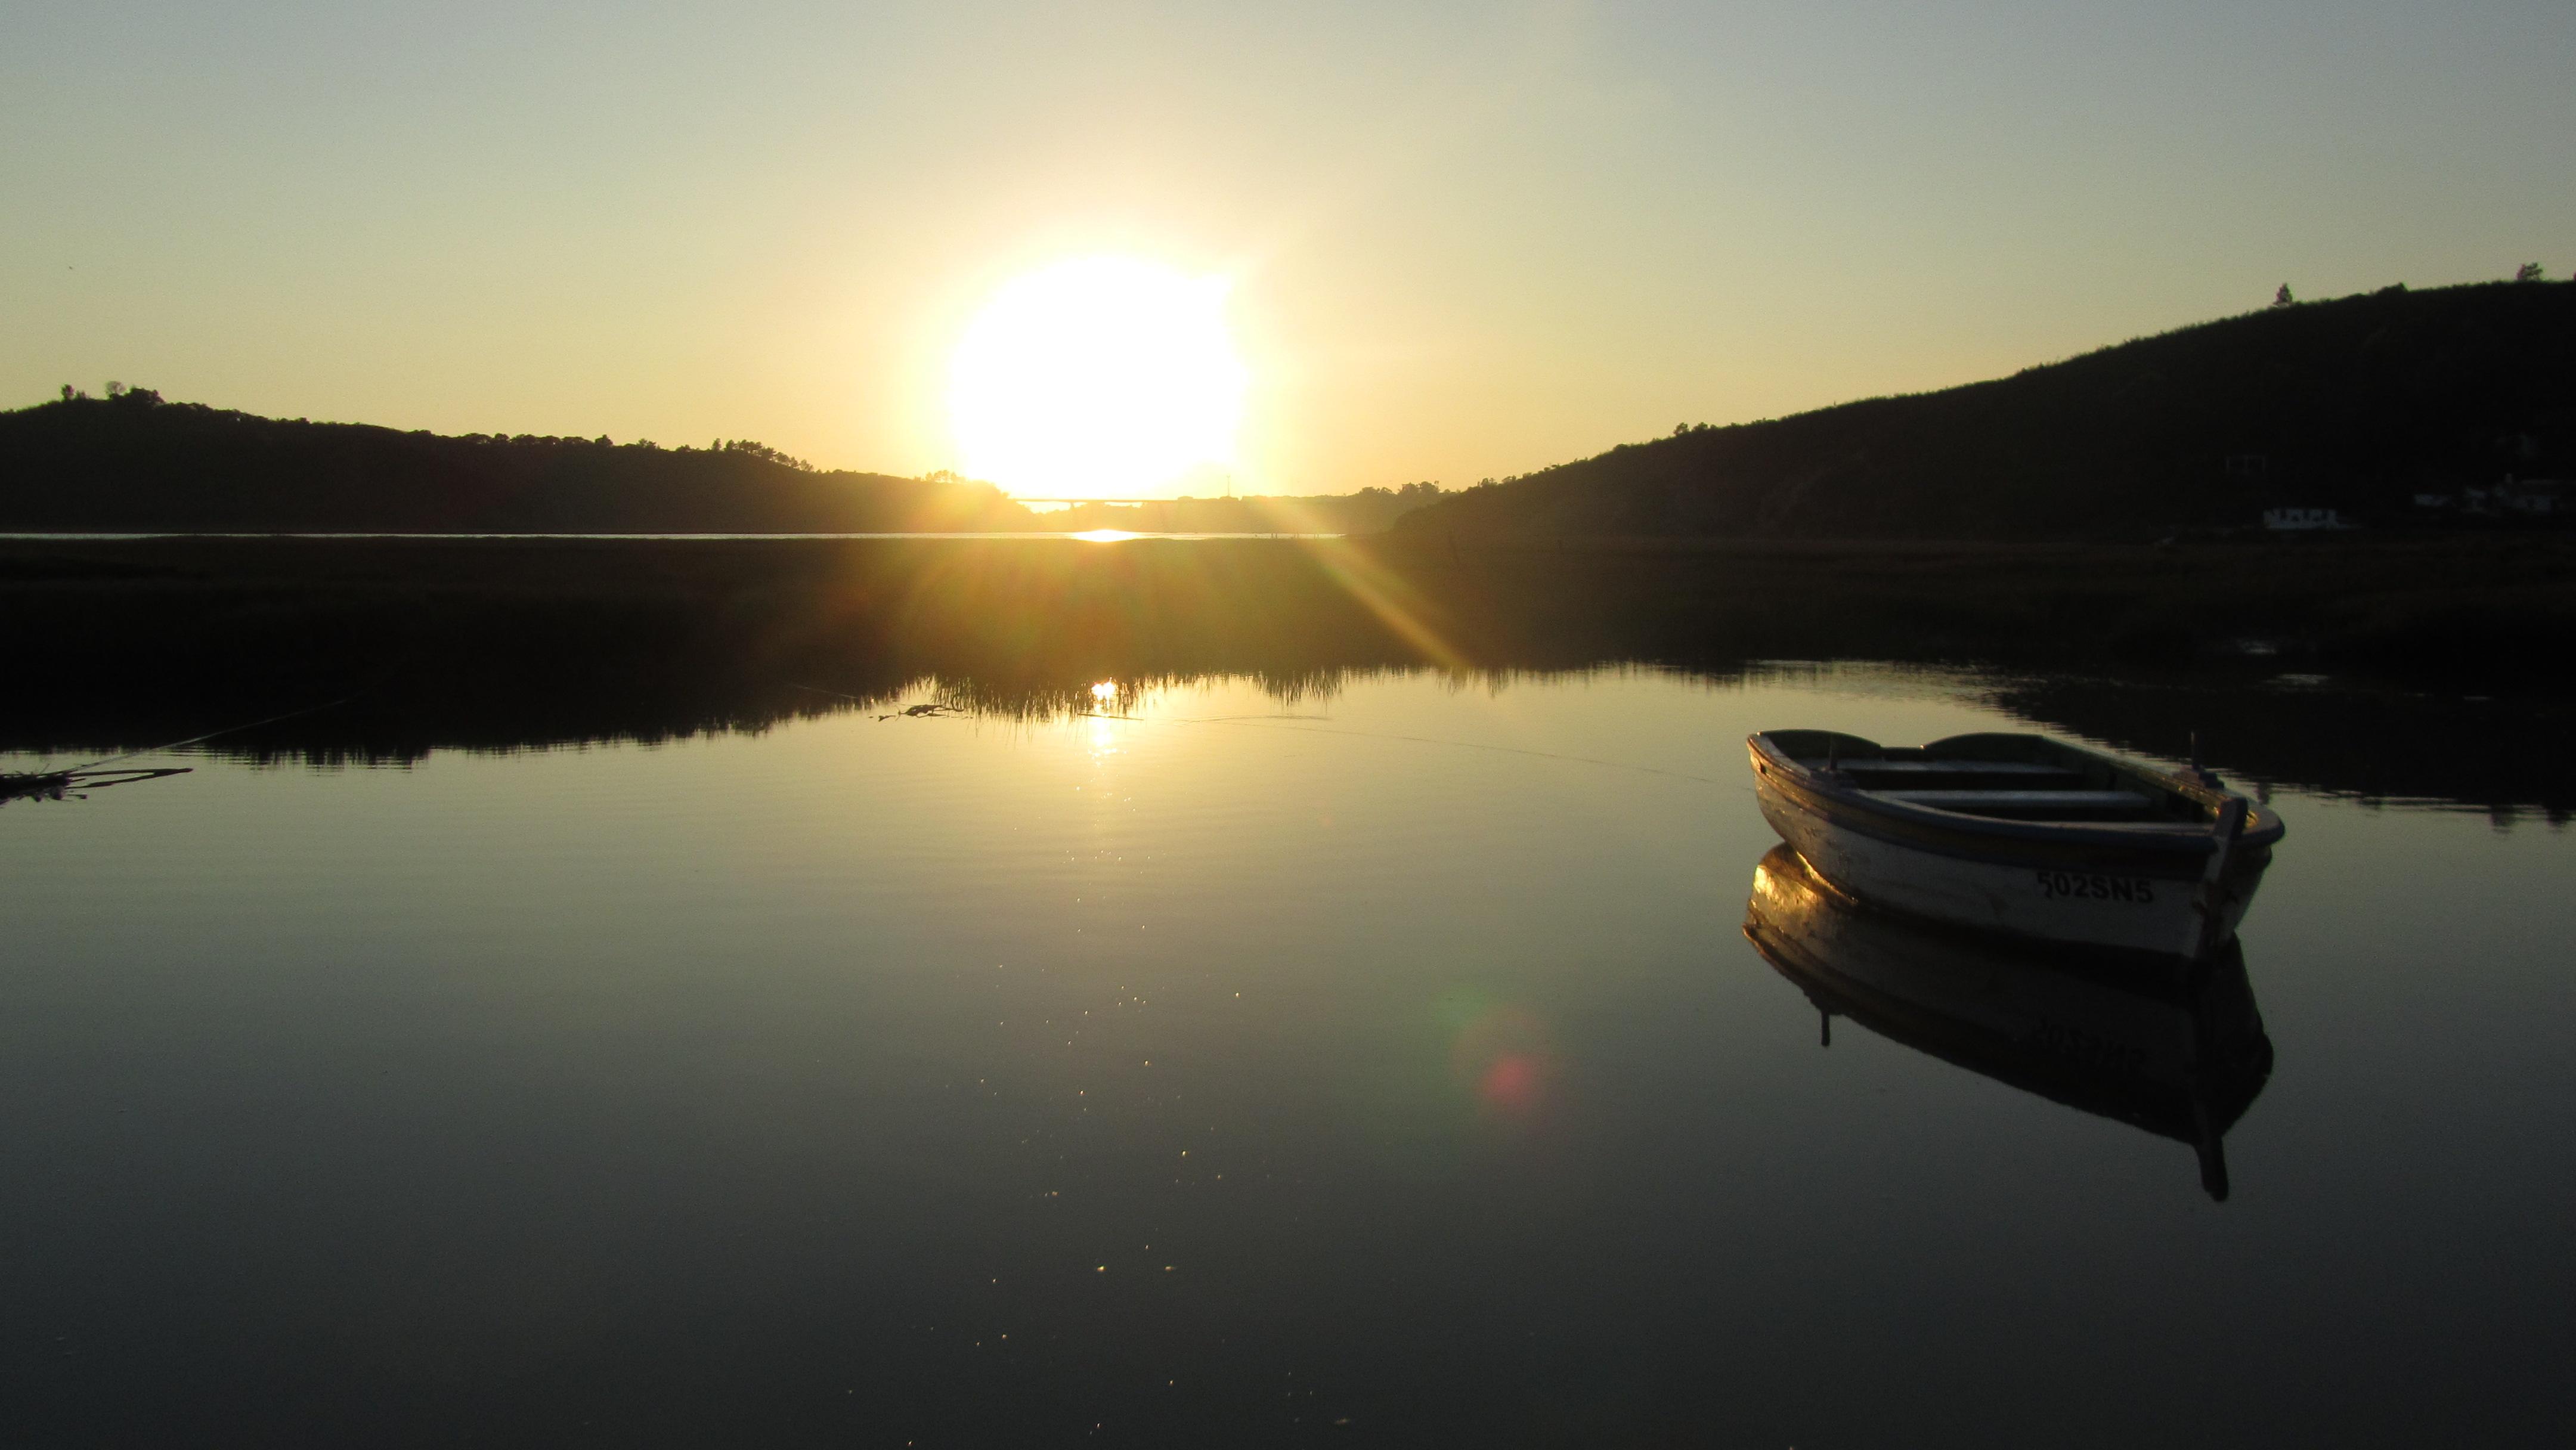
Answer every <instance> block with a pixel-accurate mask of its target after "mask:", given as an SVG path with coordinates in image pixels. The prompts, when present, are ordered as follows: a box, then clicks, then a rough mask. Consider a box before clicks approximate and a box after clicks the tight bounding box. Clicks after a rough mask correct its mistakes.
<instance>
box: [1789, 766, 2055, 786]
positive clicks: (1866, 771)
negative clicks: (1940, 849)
mask: <svg viewBox="0 0 2576 1450" xmlns="http://www.w3.org/2000/svg"><path fill="white" fill-rule="evenodd" d="M1798 763H1799V764H1800V765H1803V766H1805V767H1807V768H1808V769H1809V770H1823V769H1824V768H1825V766H1826V762H1824V761H1822V760H1801V761H1799V762H1798ZM1833 766H1834V768H1835V769H1837V770H1840V771H1841V772H1842V773H1843V774H1845V775H1866V776H1879V777H1893V778H1895V779H1898V780H1903V779H1915V780H1921V781H1923V782H1925V783H1926V784H1932V783H1936V782H1939V781H1943V780H1951V779H1964V778H1973V779H1977V780H2009V781H2028V782H2030V783H2031V784H2033V785H2039V784H2043V783H2046V782H2049V781H2061V780H2062V781H2080V780H2082V779H2083V778H2084V772H2082V771H2080V770H2075V769H2072V768H2070V767H2067V766H2062V765H2038V764H2034V763H2032V762H2029V761H2023V760H1837V761H1834V762H1833Z"/></svg>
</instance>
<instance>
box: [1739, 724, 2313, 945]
mask: <svg viewBox="0 0 2576 1450" xmlns="http://www.w3.org/2000/svg"><path fill="white" fill-rule="evenodd" d="M1746 745H1747V747H1748V749H1749V750H1750V752H1751V754H1752V757H1753V782H1754V795H1755V797H1756V799H1758V800H1759V801H1760V803H1761V807H1762V815H1763V818H1764V819H1765V820H1768V821H1769V822H1770V823H1771V828H1772V829H1773V830H1775V831H1777V832H1779V833H1780V839H1782V840H1783V841H1786V842H1788V843H1789V845H1790V846H1791V847H1793V848H1794V849H1795V850H1796V851H1797V853H1798V854H1799V855H1800V856H1801V857H1803V858H1805V860H1806V862H1807V864H1808V865H1809V866H1810V867H1812V868H1813V869H1814V870H1815V872H1816V874H1817V875H1819V876H1821V877H1822V878H1823V879H1824V880H1825V881H1826V882H1827V883H1828V884H1830V885H1831V886H1833V887H1834V888H1835V889H1837V890H1839V891H1841V892H1843V893H1845V894H1847V895H1849V896H1852V897H1854V898H1856V899H1858V900H1859V901H1860V902H1862V903H1864V904H1867V905H1870V906H1875V907H1880V908H1884V909H1887V910H1891V911H1897V912H1902V913H1905V914H1907V915H1911V916H1918V917H1924V918H1928V919H1930V920H1933V921H1943V922H1950V923H1953V924H1956V925H1960V926H1968V927H1976V928H1979V929H1983V930H1988V931H1995V932H2002V933H2005V934H2008V935H2012V936H2022V937H2033V938H2037V939H2040V940H2043V941H2061V942H2081V943H2085V944H2088V945H2092V946H2101V947H2112V948H2119V949H2123V950H2128V951H2138V952H2149V953H2154V954H2156V955H2159V956H2166V957H2183V958H2188V959H2191V960H2202V959H2206V958H2208V957H2210V956H2211V955H2213V954H2215V953H2216V952H2217V951H2218V950H2219V949H2220V948H2221V947H2223V946H2225V945H2226V944H2227V943H2228V942H2229V941H2230V940H2231V939H2232V938H2233V937H2234V936H2235V934H2236V926H2237V923H2239V922H2240V921H2242V920H2244V917H2245V909H2246V907H2247V906H2249V905H2251V904H2252V902H2253V900H2254V888H2255V887H2256V886H2257V885H2259V884H2260V883H2261V881H2262V879H2263V870H2264V868H2265V867H2266V866H2268V865H2270V864H2271V860H2272V847H2273V845H2274V844H2275V843H2276V842H2278V841H2279V840H2280V839H2281V835H2282V829H2283V828H2282V825H2281V818H2280V816H2279V815H2277V814H2275V813H2274V812H2272V811H2271V810H2269V809H2266V808H2264V807H2262V806H2258V805H2256V804H2254V803H2253V802H2252V801H2249V800H2247V799H2245V798H2244V797H2243V796H2240V795H2237V794H2234V793H2233V792H2230V791H2228V790H2225V789H2223V788H2221V787H2220V786H2219V785H2218V784H2217V780H2216V777H2214V776H2211V775H2209V774H2208V773H2206V772H2203V771H2198V770H2194V771H2192V772H2190V773H2188V774H2185V773H2181V772H2169V771H2162V770H2157V769H2155V768H2153V767H2151V766H2144V765H2138V764H2134V763H2132V762H2129V761H2125V760H2119V759H2116V758H2114V757H2112V756H2108V755H2103V754H2101V753H2099V752H2096V751H2091V750H2086V749H2083V748H2082V747H2080V746H2074V745H2068V744H2065V743H2063V742H2061V741H2056V740H2051V739H2049V738H2047V737H2046V736H2041V735H2002V734H1993V735H1954V736H1952V737H1950V738H1949V739H1947V740H1936V741H1934V742H1933V743H1931V744H1929V745H1924V746H1918V747H1911V748H1891V747H1887V746H1882V745H1880V744H1879V743H1878V742H1876V741H1874V740H1864V739H1862V738H1860V737H1859V736H1857V735H1842V734H1837V733H1835V732H1833V731H1830V730H1766V731H1763V732H1761V733H1760V734H1757V735H1754V736H1753V737H1751V739H1749V740H1748V741H1747V742H1746Z"/></svg>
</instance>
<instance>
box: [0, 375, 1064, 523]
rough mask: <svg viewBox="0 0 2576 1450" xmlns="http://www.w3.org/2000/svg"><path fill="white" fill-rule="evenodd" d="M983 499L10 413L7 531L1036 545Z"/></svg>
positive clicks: (162, 406)
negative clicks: (839, 538)
mask: <svg viewBox="0 0 2576 1450" xmlns="http://www.w3.org/2000/svg"><path fill="white" fill-rule="evenodd" d="M1031 526H1032V516H1031V515H1030V514H1029V512H1028V511H1027V510H1026V509H1023V508H1021V507H1020V506H1019V505H1017V504H1015V503H1012V502H1010V501H1009V500H1008V499H1006V498H1004V497H1003V496H1002V494H1001V493H1000V491H999V490H997V489H994V488H992V487H990V486H989V485H984V484H970V483H963V482H956V481H950V480H945V479H936V478H934V479H910V478H894V477H889V476H887V475H884V474H875V473H842V472H834V473H826V472H820V471H816V470H814V469H811V468H808V467H806V466H804V465H802V464H800V463H798V462H797V461H796V460H794V459H790V458H787V457H786V456H785V455H783V454H780V453H777V452H775V451H774V450H771V449H768V448H764V447H762V446H760V445H758V444H754V443H732V444H725V445H721V446H718V447H713V448H707V449H695V448H678V449H666V448H660V447H657V446H654V445H652V444H641V443H639V444H627V445H624V446H619V445H616V444H612V443H610V442H609V441H607V440H606V439H599V440H595V441H594V440H589V439H581V438H539V437H532V436H525V435H523V436H520V437H516V438H505V437H498V436H484V435H467V436H464V437H446V436H441V435H438V434H433V433H404V432H398V431H396V430H394V429H391V428H376V427H369V426H366V425H363V424H355V423H309V422H305V421H303V420H301V419H278V418H262V417H257V416H254V415H251V414H247V413H239V412H231V411H226V410H221V409H216V408H209V407H206V406H203V405H201V404H194V403H165V402H163V401H161V399H160V397H159V395H157V394H155V393H153V392H151V391H149V390H147V389H135V390H130V391H121V392H118V393H116V394H114V395H112V396H109V397H106V398H90V397H84V396H66V397H65V398H64V399H62V400H61V401H58V402H51V403H45V404H42V405H40V406H37V407H32V408H24V409H20V410H18V411H16V412H9V413H0V531H10V532H70V531H100V532H125V531H133V532H162V531H169V532H188V531H254V532H343V531H355V532H406V533H407V532H422V533H584V532H600V533H836V532H874V531H898V530H957V529H967V530H972V529H1025V528H1029V527H1031Z"/></svg>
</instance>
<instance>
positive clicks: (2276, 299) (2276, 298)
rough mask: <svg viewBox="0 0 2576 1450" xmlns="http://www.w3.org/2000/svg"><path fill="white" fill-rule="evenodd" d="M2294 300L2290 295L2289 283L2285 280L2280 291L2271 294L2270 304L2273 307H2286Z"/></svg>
mask: <svg viewBox="0 0 2576 1450" xmlns="http://www.w3.org/2000/svg"><path fill="white" fill-rule="evenodd" d="M2296 300H2297V299H2295V298H2293V297H2292V296H2290V284H2289V283H2287V282H2284V283H2282V284H2281V290H2280V291H2278V292H2275V293H2273V294H2272V305H2273V306H2275V307H2288V306H2290V305H2292V303H2294V302H2295V301H2296Z"/></svg>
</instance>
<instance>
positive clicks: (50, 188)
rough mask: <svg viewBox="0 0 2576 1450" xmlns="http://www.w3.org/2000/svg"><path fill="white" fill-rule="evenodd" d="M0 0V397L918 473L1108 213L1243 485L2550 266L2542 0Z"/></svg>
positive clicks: (943, 460)
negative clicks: (1231, 353)
mask: <svg viewBox="0 0 2576 1450" xmlns="http://www.w3.org/2000/svg"><path fill="white" fill-rule="evenodd" d="M1935 10H1937V12H1938V13H1933V12H1934V11H1935ZM218 11H220V13H217V12H218ZM12 31H13V35H12V40H11V44H10V45H9V47H7V49H6V51H5V53H0V124H5V125H6V126H7V128H8V133H9V134H10V136H11V137H12V144H11V145H10V146H9V147H8V148H6V149H5V151H0V194H5V195H7V196H8V197H9V198H10V199H11V200H10V203H9V205H8V206H7V207H6V208H5V210H0V327H5V329H6V339H7V346H6V347H5V348H4V349H0V404H6V405H11V406H15V405H20V404H25V403H32V402H36V401H39V400H40V399H42V398H43V397H45V396H48V395H50V394H51V393H52V392H53V390H54V389H55V387H56V386H57V385H58V384H60V383H63V382H72V383H76V384H79V385H81V386H84V387H88V388H91V389H93V390H95V389H96V388H98V387H99V386H100V384H101V383H102V382H103V381H104V380H106V379H108V378H118V379H122V380H125V381H128V382H137V383H142V384H147V385H150V386H153V387H157V388H159V389H161V390H162V391H163V393H164V394H165V395H167V396H170V397H173V398H185V399H189V400H196V401H204V402H210V403H215V404H219V405H224V406H232V407H240V408H245V409H249V410H251V411H255V412H262V413H271V414H280V415H284V416H290V417H293V416H306V417H313V418H329V419H347V420H356V421H368V422H381V423H386V424H391V425H394V426H397V427H406V428H414V427H417V428H433V429H437V430H439V431H442V432H478V431H494V430H498V431H506V432H513V433H516V432H532V433H553V434H579V435H583V436H595V435H598V434H602V433H605V434H608V435H611V436H613V437H616V438H618V439H620V440H625V439H631V438H637V437H649V438H653V439H657V440H659V441H662V442H664V443H673V444H676V443H681V442H693V443H704V442H706V441H707V440H709V439H712V438H715V437H719V436H721V437H728V438H731V437H753V438H759V439H762V440H764V441H766V442H769V443H771V444H773V445H775V446H778V447H781V448H785V449H787V450H788V451H790V452H793V453H796V454H799V455H802V456H805V457H808V458H811V459H813V460H815V461H816V462H818V463H823V464H826V465H831V466H844V467H853V468H866V469H878V470H883V471H888V472H897V473H919V472H924V471H927V470H930V469H934V468H942V467H952V466H955V465H956V464H957V463H958V462H959V451H958V448H957V446H956V443H955V440H954V439H952V438H951V437H950V436H949V431H948V415H947V407H946V396H945V389H946V382H947V365H948V358H949V354H950V353H951V351H952V350H953V348H954V347H955V345H956V343H957V341H958V339H959V337H960V335H961V334H962V332H963V330H964V328H965V326H966V324H967V322H968V320H969V319H970V318H971V317H972V316H973V315H974V313H975V312H976V310H977V309H978V307H979V306H980V305H981V304H982V303H983V302H984V301H985V300H986V299H988V298H989V297H990V296H991V295H992V294H993V293H994V292H995V290H996V289H998V288H999V287H1000V286H1002V284H1004V283H1005V282H1007V281H1008V280H1010V279H1011V278H1013V277H1015V276H1018V275H1020V274H1022V273H1024V272H1027V271H1029V270H1032V269H1035V268H1038V267H1041V266H1045V265H1047V264H1049V263H1051V262H1056V261H1060V260H1062V259H1064V258H1066V257H1070V256H1077V255H1089V254H1099V253H1124V254H1132V255H1135V256H1139V257H1144V258H1148V259H1152V260H1156V261H1160V262H1163V263H1167V264H1169V265H1172V266H1175V267H1178V268H1180V269H1182V270H1184V271H1187V272H1190V273H1193V274H1203V275H1224V276H1227V277H1230V278H1231V279H1232V280H1233V283H1234V287H1233V291H1232V293H1231V294H1230V300H1229V308H1230V317H1231V320H1232V323H1233V326H1234V328H1235V331H1236V335H1237V337H1238V340H1239V343H1240V347H1241V350H1242V353H1243V356H1244V358H1245V361H1246V362H1247V363H1248V365H1249V368H1250V377H1251V382H1250V391H1249V395H1248V397H1247V399H1246V419H1245V425H1244V430H1243V435H1242V453H1243V458H1242V462H1241V465H1240V468H1239V471H1238V480H1237V483H1238V487H1239V488H1240V489H1242V490H1244V491H1287V492H1340V491H1345V490H1349V489H1353V488H1358V487H1362V486H1365V485H1371V484H1396V483H1402V482H1406V481H1409V480H1413V479H1423V478H1428V479H1436V480H1439V481H1442V482H1444V483H1447V484H1450V485H1452V486H1458V485H1463V484H1467V483H1472V482H1474V481H1475V480H1476V479H1477V478H1479V477H1483V476H1487V475H1504V474H1511V473H1518V472H1523V471H1527V470H1530V469H1534V468H1538V467H1543V466H1545V465H1547V464H1550V463H1554V462H1559V461H1563V460H1565V459H1568V458H1573V457H1580V456H1584V455H1587V454H1590V453H1594V452H1598V451H1600V450H1601V449H1603V448H1606V447H1609V446H1611V445H1613V444H1616V443H1619V442H1623V441H1629V440H1634V439H1638V438H1643V437H1650V436H1656V435H1660V434H1663V433H1666V432H1669V431H1670V430H1671V428H1672V426H1673V425H1674V424H1675V423H1677V422H1682V421H1694V422H1696V421H1709V422H1717V423H1724V422H1732V421H1739V420H1744V419H1750V418H1757V417H1763V416H1768V415H1775V414H1778V413H1782V412H1788V411H1795V410H1798V409H1803V408H1808V407H1814V406H1819V405H1823V404H1828V403H1833V402H1837V401H1842V400H1844V399H1848V398H1853V397H1859V396H1867V395H1871V394H1877V393H1886V392H1891V391H1909V390H1918V389H1924V388H1933V387H1940V386H1945V385H1948V384H1951V383H1957V382H1965V381H1969V380H1972V379H1976V378H1981V377H1988V376H1994V375H1997V374H2000V373H2006V372H2010V371H2012V370H2014V369H2016V368H2019V367H2022V366H2025V365H2028V364H2031V363H2034V362H2040V361H2045V360H2049V359H2052V358H2056V357H2061V356H2065V355H2067V354H2069V353H2073V352H2076V351H2081V350H2084V349H2087V348H2090V347H2093V346H2098V345H2101V344H2104V343H2109V342H2116V341H2119V340H2122V339H2124V338H2127V337H2130V336H2134V335H2137V334H2140V333H2145V332H2152V331H2158V330H2162V329H2165V328H2168V327H2172V326H2177V325H2181V324H2185V323H2189V322H2193V321H2198V320H2202V319H2205V318H2208V317H2211V316H2216V315H2222V314H2226V313H2231V312H2238V311H2243V310H2247V309H2249V308H2252V307H2255V306H2258V305H2260V304H2261V303H2263V302H2264V301H2266V300H2268V299H2269V297H2270V295H2271V291H2272V289H2273V287H2275V286H2276V285H2278V284H2280V283H2282V282H2284V281H2287V282H2289V283H2290V284H2291V285H2292V286H2293V287H2294V288H2295V289H2297V290H2298V291H2300V292H2301V293H2303V294H2307V295H2329V294H2335V293H2341V292H2349V291H2356V290H2361V289H2364V288H2370V287H2377V286H2380V285H2384V284H2386V283H2388V282H2391V281H2399V280H2403V281H2407V282H2409V283H2412V284H2415V285H2419V286H2420V285H2432V284H2437V283H2447V282H2454V281H2464V280H2473V279H2481V278H2489V277H2501V276H2505V275H2509V274H2510V273H2511V271H2512V270H2513V268H2514V267H2515V266H2516V265H2517V264H2519V263H2521V262H2525V261H2535V260H2536V261H2540V262H2542V263H2544V264H2545V265H2547V266H2548V267H2549V268H2550V270H2551V273H2552V274H2553V275H2562V274H2565V273H2567V272H2569V271H2570V270H2576V193H2571V191H2570V189H2569V188H2568V187H2566V186H2565V185H2564V184H2563V172H2564V167H2563V165H2561V164H2559V163H2557V161H2556V159H2555V153H2556V149H2557V147H2558V144H2559V138H2563V137H2565V136H2567V135H2569V134H2571V133H2576V125H2571V123H2572V122H2576V93H2571V91H2570V90H2569V88H2568V87H2567V86H2566V85H2565V84H2564V80H2563V78H2564V76H2565V75H2566V74H2568V73H2569V70H2570V62H2571V61H2576V11H2571V10H2570V9H2569V8H2568V7H2566V6H2565V5H2564V4H2563V3H2560V4H2542V3H2526V0H2515V3H2494V4H2482V3H2466V4H2462V3H2452V4H2444V5H2435V4H2429V3H2425V4H2417V3H2394V0H2392V3H2380V4H2369V5H2363V4H2330V3H2320V0H2250V3H2239V4H2233V5H2219V4H2200V3H2191V4H2180V5H2174V6H2165V7H2157V8H2156V10H2155V11H2154V13H2152V14H2149V13H2145V12H2144V11H2143V9H2142V8H2141V7H2115V6H2111V5H2107V4H2096V5H2090V6H2066V5H2063V4H2056V5H2043V4H2039V3H2011V0H1975V3H1964V4H1961V5H1957V6H1950V7H1921V6H1907V5H1898V4H1894V3H1884V4H1865V5H1847V6H1837V7H1818V6H1813V5H1792V4H1785V3H1782V4H1747V5H1692V6H1642V5H1641V6H1615V5H1577V4H1546V5H1536V6H1520V7H1508V6H1505V7H1496V6H1483V5H1465V4H1457V5H1421V6H1387V5H1359V4H1347V5H1333V4H1315V5H1308V6H1299V7H1293V8H1291V7H1279V8H1278V10H1277V12H1276V13H1272V14H1268V15H1262V14H1257V13H1246V12H1243V11H1240V10H1238V9H1236V8H1231V7H1229V8H1224V9H1218V8H1215V7H1202V6H1153V5H1140V4H1121V3H1108V4H1088V5H1074V4H976V3H961V4H955V5H947V6H942V7H938V8H937V10H936V12H935V13H934V12H933V11H932V9H931V8H930V7H912V8H904V9H893V8H887V9H875V8H870V7H850V6H845V5H824V4H797V5H780V4H765V5H764V4H738V5H728V6H723V7H716V6H712V5H694V4H665V5H658V6H656V5H645V6H635V5H624V6H608V5H572V6H563V7H554V8H552V9H550V10H549V11H548V12H547V13H546V14H545V15H543V16H542V17H537V18H531V17H530V16H529V15H527V14H525V13H523V11H522V9H521V8H519V7H509V6H501V5H497V4H489V3H482V0H472V3H461V4H451V5H443V6H438V7H429V6H420V7H409V8H405V7H382V6H380V7H374V8H367V9H361V8H359V7H348V6H335V5H321V4H313V5H290V4H280V3H268V4H253V5H244V6H235V7H204V6H183V5H178V4H134V5H113V4H110V5H103V6H92V7H83V8H70V7H53V8H51V9H47V10H44V11H41V12H33V13H30V14H28V15H25V16H22V17H19V18H18V19H15V20H13V22H12Z"/></svg>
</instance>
